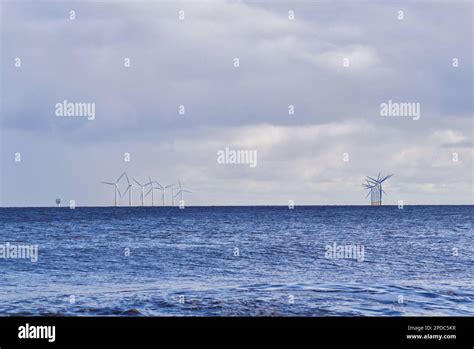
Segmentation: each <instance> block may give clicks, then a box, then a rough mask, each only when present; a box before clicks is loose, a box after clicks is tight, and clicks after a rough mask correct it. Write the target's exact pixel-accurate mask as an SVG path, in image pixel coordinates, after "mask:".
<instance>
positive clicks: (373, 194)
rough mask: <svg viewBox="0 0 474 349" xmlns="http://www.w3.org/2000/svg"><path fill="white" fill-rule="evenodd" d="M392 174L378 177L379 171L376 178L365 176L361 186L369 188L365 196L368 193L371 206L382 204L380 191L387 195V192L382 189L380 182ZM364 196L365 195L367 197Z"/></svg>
mask: <svg viewBox="0 0 474 349" xmlns="http://www.w3.org/2000/svg"><path fill="white" fill-rule="evenodd" d="M392 176H393V174H391V175H388V176H385V177H380V173H379V174H378V176H377V179H375V178H372V177H370V176H367V178H366V180H365V182H366V183H364V184H363V185H362V186H363V187H364V188H365V189H367V190H369V192H368V193H367V196H369V194H370V202H371V205H372V206H381V205H382V193H383V194H385V195H387V193H386V192H385V191H384V190H383V189H382V183H383V182H385V181H386V180H387V179H389V178H390V177H392ZM367 196H366V197H367Z"/></svg>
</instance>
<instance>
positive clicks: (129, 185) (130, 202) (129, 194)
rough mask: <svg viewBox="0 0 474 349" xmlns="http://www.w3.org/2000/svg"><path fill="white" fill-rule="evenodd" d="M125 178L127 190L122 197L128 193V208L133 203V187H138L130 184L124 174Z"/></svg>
mask: <svg viewBox="0 0 474 349" xmlns="http://www.w3.org/2000/svg"><path fill="white" fill-rule="evenodd" d="M125 177H126V178H127V189H126V190H125V192H124V193H123V195H124V196H125V195H126V194H127V192H128V206H130V207H131V206H132V205H133V203H132V196H133V195H132V192H133V189H132V188H133V187H138V186H137V185H135V184H133V183H131V182H130V179H129V178H128V175H127V174H126V173H125Z"/></svg>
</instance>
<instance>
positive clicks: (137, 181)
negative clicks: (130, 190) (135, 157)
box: [133, 178, 142, 187]
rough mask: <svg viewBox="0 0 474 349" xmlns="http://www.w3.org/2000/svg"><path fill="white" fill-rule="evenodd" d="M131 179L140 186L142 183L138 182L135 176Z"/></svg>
mask: <svg viewBox="0 0 474 349" xmlns="http://www.w3.org/2000/svg"><path fill="white" fill-rule="evenodd" d="M133 181H134V182H135V183H137V184H138V185H139V186H140V187H141V186H142V185H141V184H140V182H138V181H137V180H136V179H135V178H133Z"/></svg>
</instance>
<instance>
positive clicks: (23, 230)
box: [0, 206, 474, 317]
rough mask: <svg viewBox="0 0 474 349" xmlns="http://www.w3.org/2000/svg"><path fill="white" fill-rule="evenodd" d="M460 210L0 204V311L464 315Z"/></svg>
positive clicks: (467, 303)
mask: <svg viewBox="0 0 474 349" xmlns="http://www.w3.org/2000/svg"><path fill="white" fill-rule="evenodd" d="M473 212H474V206H404V207H403V209H400V208H398V207H397V206H381V207H371V206H296V207H294V209H289V207H287V206H255V207H251V206H245V207H237V206H232V207H186V208H184V209H180V208H178V207H76V208H75V209H70V208H69V207H61V208H57V207H54V208H53V207H49V208H0V316H10V315H16V316H305V317H307V316H311V317H325V316H474V277H473V276H474V228H473ZM34 251H36V252H34Z"/></svg>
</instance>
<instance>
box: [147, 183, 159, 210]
mask: <svg viewBox="0 0 474 349" xmlns="http://www.w3.org/2000/svg"><path fill="white" fill-rule="evenodd" d="M148 180H149V182H148V183H147V184H145V185H151V188H150V190H148V192H147V193H146V194H145V197H147V196H148V194H150V193H151V206H154V205H155V204H154V203H155V199H154V195H153V190H155V189H157V190H161V188H159V187H154V186H153V183H158V182H156V181H152V180H151V177H150V176H148Z"/></svg>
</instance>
